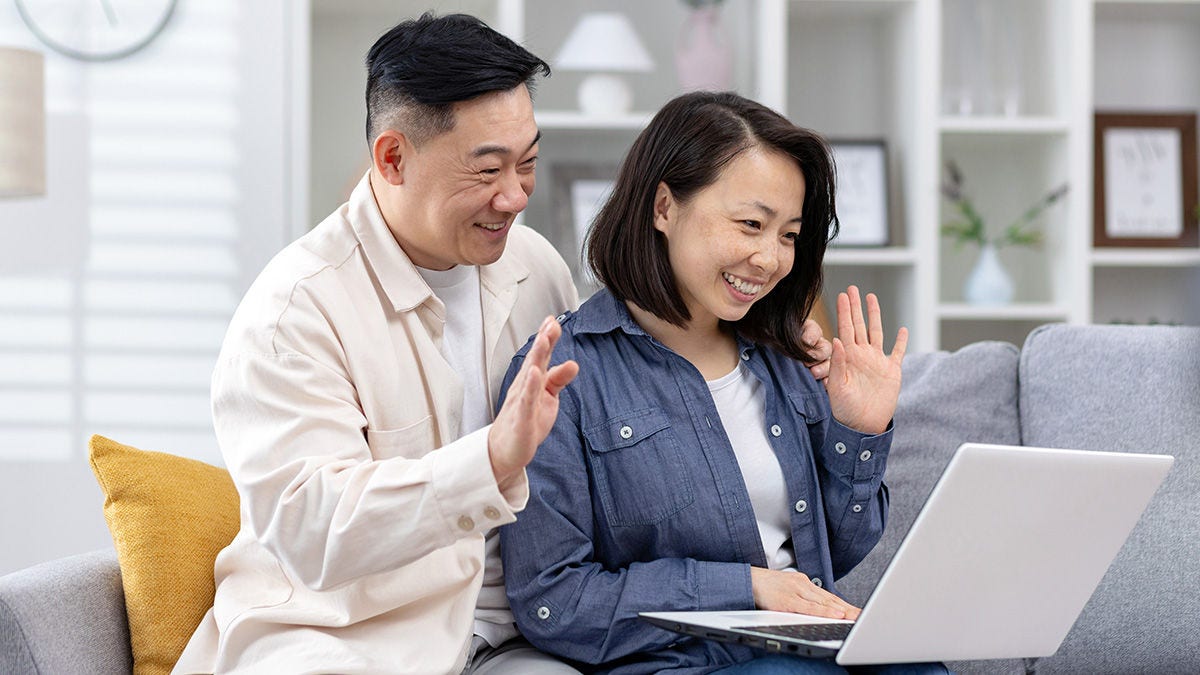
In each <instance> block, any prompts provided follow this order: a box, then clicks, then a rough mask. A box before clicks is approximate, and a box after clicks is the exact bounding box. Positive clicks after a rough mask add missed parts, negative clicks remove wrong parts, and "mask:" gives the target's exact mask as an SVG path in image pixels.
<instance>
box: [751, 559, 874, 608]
mask: <svg viewBox="0 0 1200 675" xmlns="http://www.w3.org/2000/svg"><path fill="white" fill-rule="evenodd" d="M750 588H751V590H752V591H753V593H754V605H755V606H756V607H758V608H759V609H769V610H772V611H776V612H795V613H797V614H811V615H813V616H822V617H826V618H829V619H849V620H851V621H854V620H856V619H858V614H859V612H860V611H861V610H859V608H857V607H855V606H854V605H851V604H850V603H848V602H846V601H845V600H842V599H841V598H839V597H838V596H836V595H834V594H833V593H830V592H829V591H827V590H825V589H823V588H820V587H818V586H817V585H815V584H814V583H813V582H812V580H810V579H809V578H808V577H807V576H805V575H803V574H800V573H799V572H780V571H776V570H768V569H763V568H762V567H751V568H750Z"/></svg>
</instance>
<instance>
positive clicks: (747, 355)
mask: <svg viewBox="0 0 1200 675" xmlns="http://www.w3.org/2000/svg"><path fill="white" fill-rule="evenodd" d="M742 360H743V361H749V360H750V352H742Z"/></svg>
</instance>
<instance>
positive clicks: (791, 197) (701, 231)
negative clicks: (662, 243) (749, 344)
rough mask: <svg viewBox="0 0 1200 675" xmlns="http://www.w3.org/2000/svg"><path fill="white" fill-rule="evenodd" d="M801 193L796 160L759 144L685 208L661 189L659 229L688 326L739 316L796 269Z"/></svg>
mask: <svg viewBox="0 0 1200 675" xmlns="http://www.w3.org/2000/svg"><path fill="white" fill-rule="evenodd" d="M804 189H805V184H804V174H803V173H802V172H801V171H800V167H799V166H798V165H797V164H796V161H795V160H794V159H792V158H791V157H789V156H788V155H785V154H783V153H781V152H778V151H776V150H770V149H766V148H762V147H759V146H754V147H751V148H750V149H748V150H745V151H744V152H741V153H740V154H738V155H737V156H736V157H735V158H734V159H733V160H732V161H730V162H729V164H728V165H726V166H725V168H724V170H723V171H722V172H721V174H720V175H719V176H718V177H717V180H716V181H715V182H714V183H713V184H712V185H709V186H708V187H706V188H704V189H702V190H700V191H699V192H697V193H696V194H695V196H694V197H692V199H691V200H689V201H688V202H687V203H686V204H681V203H679V202H678V201H677V200H675V198H674V197H673V195H671V192H670V190H669V189H668V188H667V187H666V185H665V184H659V186H658V191H657V193H656V194H655V201H654V227H655V229H657V230H658V231H660V232H662V233H663V235H664V236H665V237H666V239H667V258H668V260H669V261H670V263H671V269H672V271H673V273H674V276H675V283H676V285H677V287H678V289H679V294H680V296H682V298H683V301H684V304H686V305H687V308H688V312H689V313H690V314H691V317H692V318H691V322H690V327H705V326H709V325H716V323H717V321H718V320H723V321H737V320H739V319H741V318H742V317H744V316H745V315H746V312H748V311H750V306H751V305H753V304H754V303H755V302H756V301H758V300H759V299H761V298H763V297H765V296H766V295H767V293H769V292H770V291H771V289H773V288H774V287H775V285H776V284H777V283H779V280H780V279H782V278H784V277H785V276H787V274H788V273H789V272H791V270H792V262H793V260H794V258H795V245H796V237H797V235H798V234H799V232H800V226H801V222H800V215H801V213H802V211H803V206H804Z"/></svg>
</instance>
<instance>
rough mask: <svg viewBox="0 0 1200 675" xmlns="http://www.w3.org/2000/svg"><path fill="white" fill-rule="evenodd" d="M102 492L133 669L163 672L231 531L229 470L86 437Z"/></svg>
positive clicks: (197, 614) (234, 515) (233, 503)
mask: <svg viewBox="0 0 1200 675" xmlns="http://www.w3.org/2000/svg"><path fill="white" fill-rule="evenodd" d="M88 446H89V449H90V452H89V457H90V460H91V464H92V471H93V472H95V474H96V479H97V480H98V481H99V482H100V487H101V489H102V490H103V492H104V518H105V520H107V521H108V528H109V531H110V532H111V533H112V538H113V544H114V545H115V547H116V550H117V559H118V561H119V562H120V566H121V577H122V579H123V582H124V587H125V607H126V611H127V613H128V616H129V640H130V645H131V647H132V651H133V661H134V670H135V672H136V673H138V674H139V675H142V674H146V673H169V672H170V671H171V668H172V667H173V666H174V665H175V662H176V661H177V660H178V659H179V655H180V654H181V653H183V648H184V646H186V645H187V642H188V639H189V638H191V635H192V632H193V631H195V629H196V626H197V625H199V623H200V620H201V619H202V618H203V617H204V614H205V612H207V611H208V608H209V607H211V606H212V603H213V594H214V592H215V589H214V581H213V562H214V561H215V560H216V556H217V553H218V552H220V551H221V549H222V548H224V547H225V546H227V545H228V544H229V542H230V541H232V540H233V537H234V535H236V534H237V531H238V523H239V520H238V495H237V490H236V489H235V488H234V485H233V481H232V479H231V478H230V477H229V472H228V471H226V470H225V469H221V468H218V467H215V466H212V465H209V464H205V463H204V462H199V461H196V460H193V459H186V458H183V457H177V456H174V455H169V454H165V453H161V452H149V451H145V450H139V449H137V448H134V447H130V446H127V445H122V444H120V443H117V442H115V441H112V440H109V439H107V438H104V437H103V436H92V438H91V441H90V442H89V443H88Z"/></svg>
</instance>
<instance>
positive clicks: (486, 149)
mask: <svg viewBox="0 0 1200 675" xmlns="http://www.w3.org/2000/svg"><path fill="white" fill-rule="evenodd" d="M540 140H542V130H541V129H538V132H537V135H536V136H534V137H533V141H532V142H530V144H529V147H527V148H525V152H529V148H532V147H533V146H535V145H537V144H538V141H540ZM509 152H510V150H509V149H508V146H505V145H481V146H479V147H478V148H475V149H474V150H472V151H471V157H472V159H478V158H480V157H483V156H484V155H507V154H508V153H509Z"/></svg>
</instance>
